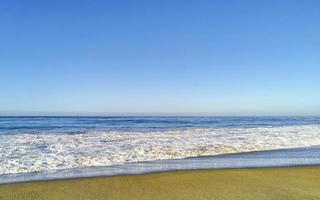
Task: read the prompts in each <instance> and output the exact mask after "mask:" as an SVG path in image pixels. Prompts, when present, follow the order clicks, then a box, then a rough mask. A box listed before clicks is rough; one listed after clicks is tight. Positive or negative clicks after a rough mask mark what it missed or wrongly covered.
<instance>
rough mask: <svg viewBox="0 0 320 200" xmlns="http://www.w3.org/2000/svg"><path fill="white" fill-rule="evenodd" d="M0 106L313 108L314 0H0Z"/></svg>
mask: <svg viewBox="0 0 320 200" xmlns="http://www.w3.org/2000/svg"><path fill="white" fill-rule="evenodd" d="M0 36H1V37H0V115H264V116H265V115H320V1H318V0H303V1H302V0H280V1H279V0H260V1H256V0H228V1H225V0H163V1H156V0H145V1H142V0H137V1H125V0H114V1H108V0H101V1H100V0H94V1H92V0H69V1H64V0H55V1H48V0H47V1H43V0H39V1H37V0H19V1H18V0H2V1H0Z"/></svg>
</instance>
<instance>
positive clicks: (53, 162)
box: [0, 125, 320, 174]
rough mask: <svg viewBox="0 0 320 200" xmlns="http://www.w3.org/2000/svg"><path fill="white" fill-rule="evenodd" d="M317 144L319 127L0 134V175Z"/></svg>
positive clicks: (318, 142) (319, 143)
mask: <svg viewBox="0 0 320 200" xmlns="http://www.w3.org/2000/svg"><path fill="white" fill-rule="evenodd" d="M315 145H320V125H296V126H284V127H255V128H189V129H172V130H166V131H150V132H147V133H146V132H131V131H130V132H129V131H128V132H126V131H92V132H87V133H79V134H67V133H55V134H53V133H48V134H43V133H39V134H36V133H34V134H26V133H23V134H14V135H0V160H1V163H0V174H9V173H23V172H37V171H50V170H57V169H70V168H82V167H91V166H110V165H121V164H125V163H130V162H141V161H151V160H163V159H178V158H186V157H197V156H207V155H219V154H227V153H241V152H250V151H261V150H273V149H280V148H296V147H309V146H315Z"/></svg>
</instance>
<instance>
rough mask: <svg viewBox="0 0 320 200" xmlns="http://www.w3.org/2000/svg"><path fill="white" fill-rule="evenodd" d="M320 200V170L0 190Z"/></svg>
mask: <svg viewBox="0 0 320 200" xmlns="http://www.w3.org/2000/svg"><path fill="white" fill-rule="evenodd" d="M16 199H23V200H30V199H33V200H51V199H66V200H99V199H116V200H122V199H128V200H129V199H130V200H132V199H139V200H144V199H161V200H163V199H175V200H178V199H183V200H185V199H193V200H195V199H215V200H220V199H221V200H222V199H225V200H232V199H239V200H242V199H244V200H250V199H254V200H259V199H266V200H270V199H272V200H275V199H290V200H293V199H299V200H302V199H303V200H308V199H320V166H314V167H288V168H264V169H225V170H193V171H176V172H163V173H154V174H144V175H131V176H114V177H98V178H82V179H70V180H55V181H39V182H28V183H16V184H7V185H1V186H0V200H16Z"/></svg>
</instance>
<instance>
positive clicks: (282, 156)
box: [0, 146, 320, 185]
mask: <svg viewBox="0 0 320 200" xmlns="http://www.w3.org/2000/svg"><path fill="white" fill-rule="evenodd" d="M318 155H320V147H319V146H314V147H307V148H289V149H278V150H269V151H254V152H243V153H234V154H224V155H216V156H200V157H190V158H184V159H172V160H157V161H148V162H137V163H128V164H124V165H113V166H98V167H87V168H71V169H62V170H55V171H44V172H30V173H15V174H2V175H0V185H3V184H9V183H19V182H31V181H42V180H43V181H46V180H64V179H74V178H90V177H112V176H123V175H137V174H152V173H159V172H175V171H187V170H211V169H221V170H223V169H254V168H275V167H277V168H280V167H299V166H317V165H320V158H319V157H318Z"/></svg>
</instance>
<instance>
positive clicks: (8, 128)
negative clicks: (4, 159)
mask: <svg viewBox="0 0 320 200" xmlns="http://www.w3.org/2000/svg"><path fill="white" fill-rule="evenodd" d="M318 124H320V117H0V134H19V133H50V132H51V133H52V132H54V133H84V132H88V131H146V132H148V131H155V130H168V129H174V128H226V127H235V128H239V127H243V128H248V127H270V126H272V127H275V126H292V125H318Z"/></svg>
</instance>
